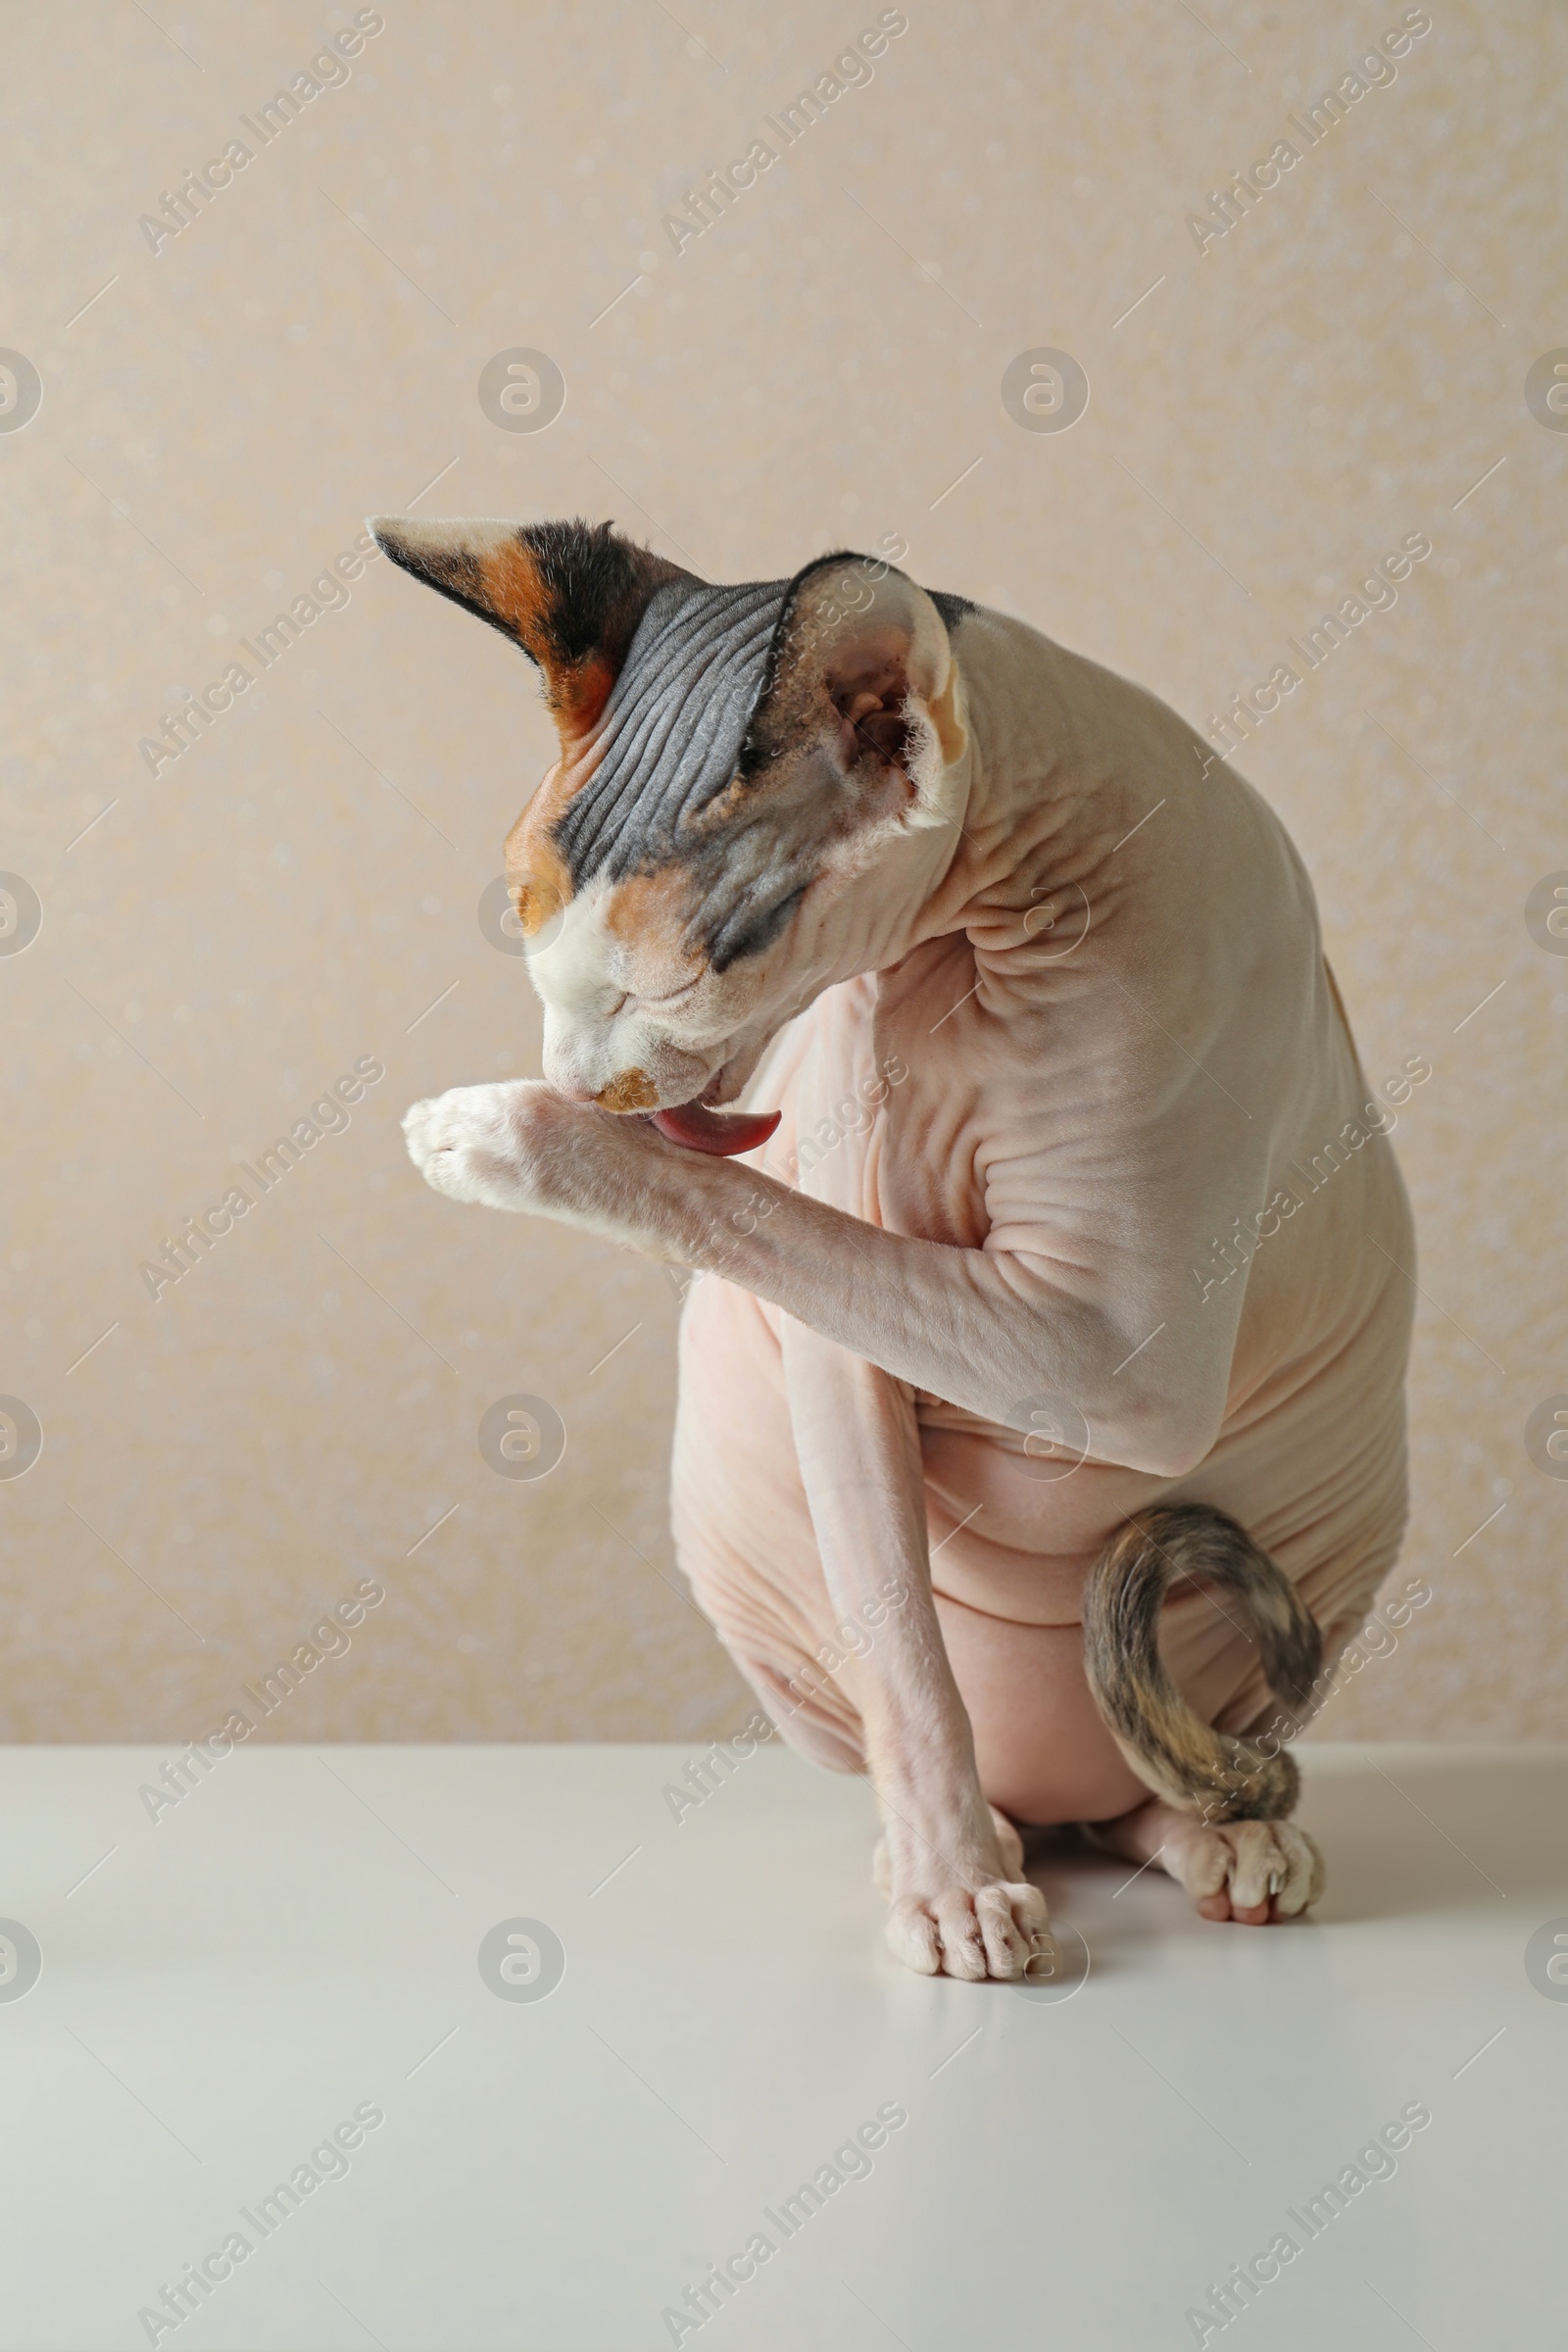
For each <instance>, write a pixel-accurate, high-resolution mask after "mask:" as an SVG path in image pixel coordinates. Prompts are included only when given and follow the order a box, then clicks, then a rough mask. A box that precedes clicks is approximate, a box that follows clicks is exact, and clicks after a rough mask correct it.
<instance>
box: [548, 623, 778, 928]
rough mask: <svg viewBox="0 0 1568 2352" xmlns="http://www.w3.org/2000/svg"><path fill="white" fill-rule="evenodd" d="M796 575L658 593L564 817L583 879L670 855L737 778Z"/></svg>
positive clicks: (567, 841)
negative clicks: (588, 771)
mask: <svg viewBox="0 0 1568 2352" xmlns="http://www.w3.org/2000/svg"><path fill="white" fill-rule="evenodd" d="M793 585H794V583H793V582H792V581H789V580H763V581H759V582H753V583H749V584H747V585H745V586H742V587H722V588H711V587H705V586H702V585H701V584H699V583H698V582H696V581H692V580H669V581H666V582H665V584H664V586H663V587H662V588H660V589H659V590H658V591H657V592H656V593H655V595H654V597H653V599H652V601H651V603H650V604H649V607H648V610H647V612H646V613H644V614H643V617H642V619H641V621H640V622H639V623H638V627H637V632H636V635H635V636H634V637H633V638H632V641H631V645H630V647H629V648H628V649H627V654H626V660H625V662H624V664H623V666H622V668H621V672H620V675H619V677H618V678H617V679H616V681H615V684H614V687H613V690H612V693H611V697H610V701H609V703H608V704H607V705H606V708H605V715H604V720H603V722H602V723H603V728H604V742H603V746H602V749H601V752H600V757H599V762H598V765H597V766H596V768H595V769H594V772H593V774H592V775H591V776H590V777H589V779H588V781H587V782H586V783H585V784H584V785H583V786H582V787H581V789H580V790H579V791H578V792H576V793H575V794H574V795H573V797H572V799H571V801H570V803H569V804H568V806H567V808H566V809H565V812H564V815H563V816H562V818H561V820H560V822H559V823H558V824H557V826H556V827H555V839H556V843H557V846H558V847H559V849H560V851H561V853H562V856H563V857H564V858H565V860H566V863H567V865H568V866H569V868H570V871H571V877H572V881H573V883H574V884H575V885H576V886H577V887H578V888H579V889H580V888H581V887H582V885H583V883H584V882H585V881H586V880H587V879H588V878H589V877H590V876H592V875H596V874H601V873H602V874H604V875H605V876H606V878H607V879H608V880H610V881H612V882H618V881H621V880H623V879H624V877H625V876H626V875H628V874H631V873H634V872H636V871H637V870H638V869H639V868H640V867H644V866H647V865H649V864H652V863H658V862H659V861H661V860H662V859H663V858H667V857H669V856H670V854H671V853H672V852H673V851H674V849H675V845H676V835H677V830H678V828H679V826H680V824H681V822H682V820H683V819H684V818H687V817H690V816H693V815H695V814H697V812H698V811H699V810H701V809H704V808H706V807H707V806H708V804H709V802H710V801H711V800H713V799H715V798H716V797H717V795H718V794H719V793H721V792H722V791H723V790H724V788H725V786H726V785H727V784H728V783H729V782H730V781H731V779H732V778H733V776H734V774H735V771H736V767H737V765H738V763H739V760H740V755H741V749H742V746H743V745H744V743H745V741H746V734H747V729H748V728H749V726H750V725H751V721H752V716H753V713H754V711H756V709H757V705H758V701H759V699H760V695H761V693H762V689H763V687H764V685H765V683H766V679H767V667H768V657H769V654H770V652H771V650H772V646H773V642H774V638H775V636H776V634H777V631H778V627H779V623H780V621H781V620H782V618H783V615H784V611H785V607H786V604H787V602H788V599H789V596H790V591H791V589H792V587H793Z"/></svg>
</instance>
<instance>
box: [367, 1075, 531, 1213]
mask: <svg viewBox="0 0 1568 2352" xmlns="http://www.w3.org/2000/svg"><path fill="white" fill-rule="evenodd" d="M541 1098H543V1099H544V1100H541ZM555 1099H556V1098H552V1096H551V1090H550V1088H549V1087H547V1086H541V1085H539V1084H537V1083H535V1082H534V1081H533V1080H530V1079H524V1078H512V1079H508V1080H506V1081H504V1082H503V1083H502V1084H501V1085H499V1086H454V1087H452V1088H450V1089H449V1090H448V1092H447V1093H446V1094H444V1095H435V1096H433V1097H431V1098H430V1099H429V1100H428V1101H426V1102H423V1103H415V1105H414V1107H413V1109H412V1110H409V1111H407V1112H406V1113H405V1115H404V1120H403V1133H404V1135H405V1136H406V1138H407V1139H408V1146H409V1157H410V1158H411V1159H412V1160H413V1162H414V1164H415V1166H416V1167H417V1169H418V1171H419V1173H420V1175H421V1176H422V1177H423V1178H424V1181H425V1183H426V1184H428V1185H431V1186H433V1188H434V1189H435V1191H436V1192H438V1193H445V1194H447V1196H448V1197H449V1198H450V1199H451V1200H453V1201H482V1202H483V1203H484V1204H485V1206H486V1207H487V1208H515V1209H527V1208H533V1207H536V1206H537V1205H539V1202H538V1198H537V1195H538V1189H539V1177H540V1172H541V1171H540V1160H541V1152H542V1150H543V1148H544V1146H545V1142H546V1139H545V1136H544V1134H543V1133H542V1132H541V1131H542V1129H543V1128H544V1127H545V1126H546V1124H547V1122H548V1120H549V1118H550V1110H549V1103H550V1101H552V1100H555Z"/></svg>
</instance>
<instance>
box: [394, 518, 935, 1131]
mask: <svg viewBox="0 0 1568 2352" xmlns="http://www.w3.org/2000/svg"><path fill="white" fill-rule="evenodd" d="M370 528H371V529H372V531H373V532H374V534H375V537H376V539H377V541H378V542H379V544H380V546H381V547H382V548H383V549H384V551H385V552H386V554H387V555H388V556H390V557H391V559H392V561H393V562H394V563H395V564H401V565H402V566H403V568H404V569H405V570H407V571H411V572H413V573H414V574H415V575H416V577H417V578H419V579H421V580H424V581H425V582H426V583H427V584H428V585H429V586H430V587H432V588H435V589H437V590H439V591H440V593H441V594H442V595H444V596H447V597H450V598H451V599H452V600H453V601H454V602H455V603H457V604H460V605H462V606H464V607H465V608H466V611H468V612H470V613H476V614H477V615H478V616H479V618H480V619H482V620H487V621H489V622H490V623H491V624H492V625H493V626H494V627H495V628H497V629H499V630H501V631H502V633H503V634H504V635H506V636H508V637H510V638H511V639H512V640H513V642H514V643H515V644H516V645H518V646H520V647H521V648H522V650H523V652H524V653H525V654H527V655H528V656H529V657H530V658H531V659H532V660H533V661H534V662H536V663H537V664H538V666H539V668H540V670H541V671H542V672H543V675H544V681H545V687H546V692H547V696H548V700H549V704H550V709H551V711H552V714H553V716H554V718H555V721H556V725H557V728H558V731H559V733H560V737H561V757H560V759H559V760H558V761H557V762H556V764H555V765H554V766H553V767H552V768H551V769H550V771H549V773H548V774H547V775H546V777H545V779H544V781H543V783H542V784H541V785H540V787H539V789H538V791H537V792H536V793H535V794H534V796H533V798H532V800H531V801H530V802H529V803H528V806H527V807H526V809H524V810H523V812H522V815H521V816H520V817H519V818H518V820H517V822H516V824H515V826H514V828H513V831H512V833H511V835H510V837H509V839H508V842H507V874H508V879H509V881H510V883H511V886H512V893H513V899H514V904H515V907H516V910H517V914H518V918H519V920H520V922H521V925H522V929H523V932H524V934H525V935H526V936H527V938H528V939H529V940H530V942H531V943H532V944H531V946H530V951H529V968H530V971H531V973H532V976H533V980H534V983H535V986H536V987H537V989H538V992H539V995H540V997H541V998H542V999H543V1002H544V1006H545V1039H544V1067H545V1075H546V1077H547V1078H548V1079H549V1080H550V1081H551V1083H552V1084H553V1085H555V1086H557V1087H558V1088H560V1089H561V1090H562V1091H563V1092H564V1093H566V1094H569V1095H572V1096H574V1097H576V1098H577V1099H579V1100H583V1101H592V1102H595V1103H601V1104H603V1105H604V1107H605V1108H607V1109H610V1110H627V1111H637V1110H653V1109H655V1108H657V1107H661V1106H667V1105H671V1104H679V1103H697V1102H702V1103H722V1102H728V1101H730V1100H732V1099H733V1097H734V1096H735V1095H736V1094H737V1093H738V1092H739V1091H740V1088H741V1086H742V1085H743V1084H744V1083H745V1081H746V1079H747V1078H748V1077H749V1076H750V1074H751V1072H752V1070H753V1068H755V1066H756V1064H757V1061H758V1059H759V1058H760V1054H761V1053H762V1050H763V1048H764V1047H765V1046H766V1045H767V1044H768V1042H769V1041H770V1039H771V1038H772V1037H773V1036H774V1035H775V1034H776V1032H777V1031H778V1030H779V1029H780V1028H781V1027H782V1026H783V1024H784V1022H785V1021H786V1020H788V1019H790V1018H791V1017H792V1015H793V1014H794V1013H796V1012H798V1011H800V1010H801V1009H803V1008H804V1006H805V1005H808V1004H809V1003H810V1001H811V1000H812V998H813V997H815V996H816V995H817V994H819V993H820V991H821V990H822V989H823V988H825V987H827V986H828V985H830V984H831V983H832V982H834V981H836V980H841V979H845V978H848V977H850V976H851V975H852V974H854V973H856V972H861V971H867V970H871V969H874V968H876V967H877V966H878V965H879V964H882V963H884V962H886V961H888V960H891V959H892V957H893V956H895V955H896V954H898V953H902V952H903V948H904V946H905V945H906V944H907V926H908V923H909V921H910V919H911V917H912V915H913V914H914V913H915V912H916V911H917V907H918V904H919V903H920V901H921V900H922V899H923V897H924V895H925V894H926V892H927V891H928V890H929V888H930V887H931V884H932V881H933V879H934V877H935V876H936V875H937V874H939V873H940V871H941V870H942V868H943V866H944V864H945V863H946V861H947V859H948V858H949V857H951V853H952V847H953V844H954V842H955V841H956V825H957V820H958V818H959V816H960V815H961V813H962V790H963V782H962V778H963V770H964V767H965V760H964V753H965V748H966V736H965V724H964V716H963V708H962V693H961V686H960V681H959V675H958V670H957V665H956V662H955V661H954V658H953V652H952V647H951V644H950V641H949V633H948V622H949V621H950V620H951V621H955V622H956V618H957V616H958V614H959V613H961V612H962V611H963V610H964V608H962V607H961V606H960V605H958V603H957V600H953V599H948V598H945V597H944V598H942V599H940V600H934V599H933V598H932V597H930V596H928V595H927V594H926V593H925V591H924V590H923V589H921V588H918V587H916V586H915V584H914V582H913V581H912V580H909V579H907V578H906V576H905V575H904V574H903V573H902V572H899V571H895V570H893V569H891V568H890V567H889V566H888V565H887V564H883V563H881V562H878V561H872V560H870V559H867V558H865V557H858V556H832V557H825V558H823V559H821V560H820V561H819V562H817V563H815V564H809V565H807V567H806V568H805V569H804V570H803V571H801V572H798V573H797V574H796V576H795V577H794V578H793V579H791V580H769V581H764V582H760V583H754V584H752V585H747V586H740V587H712V586H710V585H709V584H708V583H707V582H705V581H703V580H700V579H698V578H697V577H696V576H695V575H694V574H693V573H691V572H688V571H682V570H680V569H679V568H678V567H677V566H676V565H674V564H667V563H665V562H663V561H662V559H661V558H659V557H657V556H655V555H652V554H651V553H649V552H648V551H647V550H646V549H643V548H639V547H636V546H633V545H632V544H631V543H630V542H629V541H627V540H625V539H622V538H620V537H618V536H617V535H616V534H615V532H614V531H613V529H612V527H611V525H610V524H609V523H604V524H601V525H599V526H598V527H597V528H594V527H590V526H589V525H588V524H586V523H582V522H548V523H528V524H522V525H520V526H519V525H516V524H513V523H506V522H422V521H415V520H405V519H397V518H394V517H390V516H383V517H377V518H375V519H374V520H372V522H371V525H370ZM945 615H946V617H945Z"/></svg>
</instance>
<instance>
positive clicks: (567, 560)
mask: <svg viewBox="0 0 1568 2352" xmlns="http://www.w3.org/2000/svg"><path fill="white" fill-rule="evenodd" d="M369 529H370V531H371V533H372V535H373V537H374V538H375V541H376V543H377V545H378V546H379V547H380V548H381V550H382V552H383V554H385V555H388V556H390V557H391V559H392V561H393V563H394V564H400V565H401V566H402V568H403V569H404V570H405V571H411V572H413V574H414V576H415V578H416V579H419V580H423V581H424V582H425V584H426V585H427V586H428V587H431V588H434V589H435V590H436V591H437V593H438V594H440V595H442V596H447V597H450V598H451V599H452V601H453V603H454V604H458V605H462V606H463V607H464V609H465V610H466V612H469V613H476V614H477V615H478V617H479V618H480V619H481V620H487V621H489V623H490V625H491V627H492V628H497V629H499V630H501V632H502V634H503V635H504V636H507V637H510V638H511V639H512V641H513V643H514V644H515V645H520V646H521V648H522V650H523V652H524V653H525V654H526V655H527V656H528V657H529V659H530V660H531V661H533V662H537V664H538V666H539V668H540V669H541V670H542V671H543V673H544V680H545V690H546V696H547V699H548V701H549V704H550V709H551V711H552V713H553V714H554V717H555V720H556V724H557V726H558V727H559V728H560V731H561V740H562V747H563V749H564V751H566V752H568V753H569V752H570V751H571V750H572V749H573V748H574V747H575V746H576V745H577V744H579V743H580V742H581V740H582V739H583V737H584V736H585V735H587V734H588V733H589V732H590V730H591V729H592V728H593V727H594V726H595V724H596V723H597V721H598V719H599V717H600V715H601V713H602V712H603V711H604V708H605V704H606V703H607V701H608V700H609V698H610V690H611V688H612V687H613V685H614V683H615V680H616V678H617V677H618V675H619V674H620V666H621V663H622V662H624V661H625V658H626V649H627V647H628V646H629V645H630V643H631V641H632V637H633V635H634V633H635V631H636V627H637V623H638V622H639V621H640V620H641V618H642V616H643V614H644V613H645V612H646V611H647V610H648V606H649V603H650V601H651V599H652V597H653V595H654V592H655V590H656V589H658V588H660V587H662V584H663V583H664V581H665V580H676V579H689V578H690V577H691V576H692V575H691V574H690V573H689V572H683V571H682V570H681V569H680V567H679V566H678V565H677V564H666V563H664V562H663V560H662V558H661V557H659V556H655V555H652V554H650V553H649V551H648V550H647V549H646V548H642V547H637V546H634V545H633V544H632V542H631V541H630V540H628V539H622V538H620V537H619V536H618V535H617V534H616V532H615V531H614V529H613V526H612V525H611V524H610V523H608V522H602V523H598V524H592V523H586V522H529V523H515V522H474V521H459V522H425V521H421V520H417V519H416V518H415V517H413V516H410V515H372V516H371V517H370V522H369Z"/></svg>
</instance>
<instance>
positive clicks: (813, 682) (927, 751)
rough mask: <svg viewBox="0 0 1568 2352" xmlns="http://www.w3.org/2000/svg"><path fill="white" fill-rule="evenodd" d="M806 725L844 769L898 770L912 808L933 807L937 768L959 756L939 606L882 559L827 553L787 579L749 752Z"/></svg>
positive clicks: (961, 731)
mask: <svg viewBox="0 0 1568 2352" xmlns="http://www.w3.org/2000/svg"><path fill="white" fill-rule="evenodd" d="M943 601H944V603H945V604H948V605H949V609H950V610H954V609H955V608H954V604H953V600H949V599H944V600H943ZM958 609H959V610H961V609H963V608H958ZM806 732H810V733H814V734H815V735H816V736H817V737H818V739H819V740H821V741H822V742H823V744H824V748H826V749H828V750H829V751H830V752H831V754H832V756H833V758H834V759H835V761H836V763H837V764H838V765H839V767H840V768H841V769H842V770H843V771H844V772H845V774H846V775H848V774H850V773H851V772H852V771H854V770H856V769H857V768H859V767H862V766H863V765H865V764H867V763H869V764H871V765H872V766H878V765H880V766H882V767H884V768H888V769H892V770H894V771H898V772H901V773H902V774H903V775H904V776H905V777H906V778H907V782H908V785H909V786H910V788H911V791H912V794H913V800H914V805H915V809H914V810H911V813H914V812H915V811H916V810H918V809H926V810H927V811H928V812H930V813H934V812H935V810H936V808H937V805H938V802H939V800H940V797H941V796H940V793H939V789H938V788H939V784H940V779H941V776H942V773H943V771H944V770H946V769H947V768H950V767H952V766H954V765H955V764H956V762H957V760H960V759H961V758H962V756H963V752H964V750H965V748H966V744H967V740H968V738H967V733H966V730H965V726H964V720H963V710H962V692H961V685H960V681H959V676H958V667H957V663H956V661H955V660H954V656H953V646H952V642H951V640H950V637H949V633H948V626H947V622H946V620H945V618H944V615H943V613H942V612H941V611H940V610H939V608H938V606H937V604H936V602H935V601H934V599H933V598H931V597H930V596H928V595H927V594H926V592H925V590H924V589H923V588H920V587H917V586H916V584H915V582H914V581H913V580H911V579H908V578H907V577H906V575H905V574H904V573H903V572H902V571H895V570H894V569H893V568H892V566H891V565H890V564H885V563H883V562H881V561H880V560H877V559H873V558H871V557H868V556H834V557H828V558H825V559H823V561H822V562H820V563H818V564H813V565H812V566H811V567H810V568H809V570H808V571H806V572H805V573H803V574H802V575H801V576H800V578H799V580H798V581H797V583H796V585H795V587H794V589H793V592H792V595H791V600H790V605H789V612H788V617H787V619H786V622H785V625H784V628H783V631H782V633H781V636H780V641H779V646H778V651H777V656H776V659H775V662H774V665H773V675H772V679H771V682H770V684H769V687H768V689H767V692H766V693H765V695H764V697H763V701H762V706H761V708H760V711H759V712H758V717H757V721H756V722H755V724H754V729H753V737H754V745H753V759H754V762H755V763H758V764H760V763H761V762H762V761H764V760H766V759H768V758H769V757H771V756H772V755H773V754H775V753H776V752H780V751H783V750H785V749H786V748H788V746H789V745H790V744H791V743H792V742H799V740H800V739H801V736H802V734H803V733H806Z"/></svg>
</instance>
